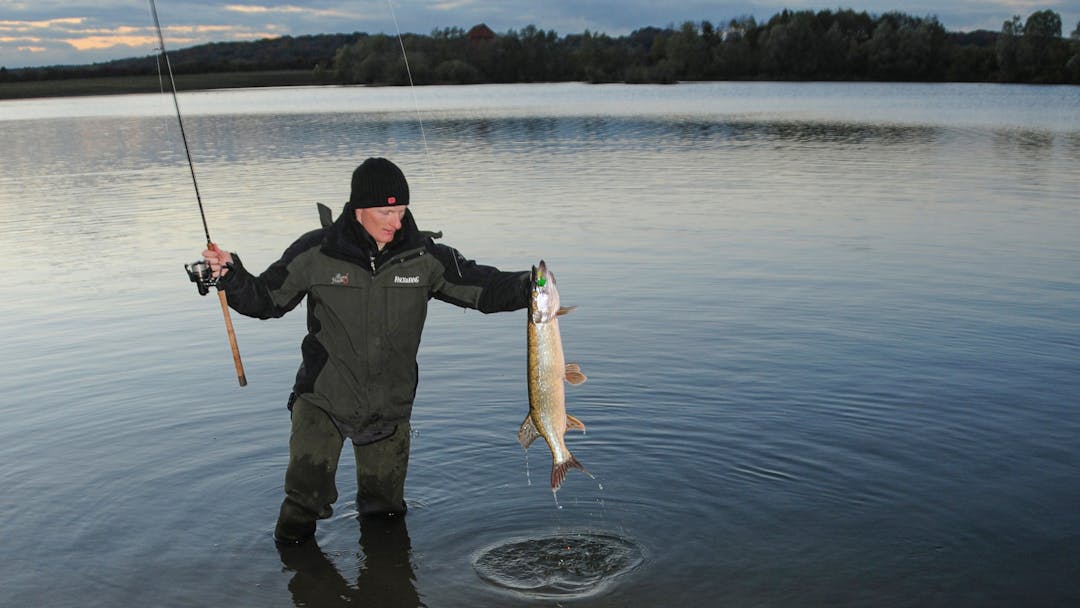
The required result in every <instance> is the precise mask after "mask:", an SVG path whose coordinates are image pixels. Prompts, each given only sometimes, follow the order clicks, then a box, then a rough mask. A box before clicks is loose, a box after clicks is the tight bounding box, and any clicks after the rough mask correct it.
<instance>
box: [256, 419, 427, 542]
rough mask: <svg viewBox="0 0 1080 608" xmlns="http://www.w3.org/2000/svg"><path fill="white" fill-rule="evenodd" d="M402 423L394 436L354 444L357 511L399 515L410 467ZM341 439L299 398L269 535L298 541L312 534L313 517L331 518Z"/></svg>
mask: <svg viewBox="0 0 1080 608" xmlns="http://www.w3.org/2000/svg"><path fill="white" fill-rule="evenodd" d="M409 433H410V426H409V423H408V422H406V423H404V424H400V425H398V427H397V429H396V430H395V431H394V434H393V435H390V436H389V437H386V438H385V439H380V440H379V441H376V442H375V443H370V444H367V445H359V446H358V445H354V446H353V451H354V453H355V456H356V486H357V490H356V509H357V511H358V512H359V513H360V515H383V516H387V515H403V514H404V513H405V510H406V506H405V474H406V472H407V471H408V467H409ZM344 442H345V440H344V439H343V438H342V436H341V432H340V431H338V428H337V426H335V425H334V422H333V420H331V419H330V416H329V415H327V414H326V412H324V411H322V410H321V409H319V408H318V407H316V406H314V405H311V404H310V403H308V402H307V401H304V400H303V399H297V400H296V401H295V402H294V403H293V407H292V432H291V434H290V435H289V468H288V469H287V470H286V471H285V500H284V501H283V502H282V503H281V513H280V514H279V515H278V521H277V526H276V527H275V528H274V539H275V540H277V541H278V542H284V543H295V542H302V541H304V540H306V539H307V538H308V537H310V536H312V535H314V534H315V521H316V520H319V519H326V518H328V517H330V514H331V513H332V512H333V509H332V506H333V504H334V502H335V501H336V500H337V497H338V494H337V486H336V485H335V483H334V479H335V477H336V475H337V467H338V461H339V460H340V459H341V449H342V445H343V444H344Z"/></svg>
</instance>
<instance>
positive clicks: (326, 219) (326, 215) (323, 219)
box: [315, 203, 334, 228]
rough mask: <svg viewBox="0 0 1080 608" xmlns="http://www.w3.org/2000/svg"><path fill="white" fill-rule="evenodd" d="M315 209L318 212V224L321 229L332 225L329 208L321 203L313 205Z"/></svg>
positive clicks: (332, 215)
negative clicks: (320, 225)
mask: <svg viewBox="0 0 1080 608" xmlns="http://www.w3.org/2000/svg"><path fill="white" fill-rule="evenodd" d="M315 207H316V208H318V210H319V223H320V224H322V227H323V228H326V227H327V226H329V225H330V224H333V223H334V212H333V211H330V208H329V207H327V206H326V205H324V204H322V203H315Z"/></svg>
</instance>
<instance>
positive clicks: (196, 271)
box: [184, 260, 218, 296]
mask: <svg viewBox="0 0 1080 608" xmlns="http://www.w3.org/2000/svg"><path fill="white" fill-rule="evenodd" d="M184 270H187V274H188V278H189V279H191V282H192V283H195V287H196V289H198V290H199V295H200V296H205V295H206V294H208V293H210V288H211V287H217V284H218V280H217V279H216V278H214V271H213V270H211V269H210V264H207V263H206V260H198V261H195V262H192V263H190V264H184Z"/></svg>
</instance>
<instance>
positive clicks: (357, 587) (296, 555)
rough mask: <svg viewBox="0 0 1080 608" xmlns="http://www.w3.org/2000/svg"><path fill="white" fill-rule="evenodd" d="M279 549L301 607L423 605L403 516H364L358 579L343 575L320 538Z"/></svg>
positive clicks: (290, 590) (278, 547)
mask: <svg viewBox="0 0 1080 608" xmlns="http://www.w3.org/2000/svg"><path fill="white" fill-rule="evenodd" d="M277 549H278V553H279V555H280V556H281V563H282V565H284V566H285V568H286V570H288V571H289V572H291V573H292V578H291V579H290V581H289V592H290V593H291V594H292V599H293V603H295V604H296V605H297V606H351V605H368V604H372V603H373V602H374V603H377V604H378V605H379V606H387V607H392V608H397V607H400V608H414V607H416V606H423V605H424V603H423V602H422V601H421V600H420V595H419V594H418V593H417V591H416V576H415V574H414V573H413V566H412V545H411V543H410V542H409V533H408V530H407V528H406V525H405V518H404V517H392V518H360V549H361V551H362V554H361V555H358V556H357V560H358V561H359V565H358V568H357V570H358V571H357V575H356V580H355V581H349V580H346V578H345V577H344V576H342V574H341V571H340V570H339V569H338V566H336V565H335V564H334V561H333V560H332V559H331V558H330V557H329V556H328V555H327V554H326V553H325V552H324V551H323V550H322V549H320V548H319V545H318V542H317V541H316V540H315V539H311V540H309V541H307V542H306V543H304V544H302V545H290V546H282V545H278V546H277Z"/></svg>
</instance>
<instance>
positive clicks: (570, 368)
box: [565, 363, 588, 385]
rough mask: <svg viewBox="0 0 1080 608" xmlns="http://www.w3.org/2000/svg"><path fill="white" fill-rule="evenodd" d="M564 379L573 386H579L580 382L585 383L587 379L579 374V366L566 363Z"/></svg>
mask: <svg viewBox="0 0 1080 608" xmlns="http://www.w3.org/2000/svg"><path fill="white" fill-rule="evenodd" d="M565 378H566V381H567V382H569V383H570V384H575V385H576V384H581V383H582V382H585V381H586V380H588V378H586V377H585V374H583V373H581V366H580V365H578V364H577V363H567V364H566V375H565Z"/></svg>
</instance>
